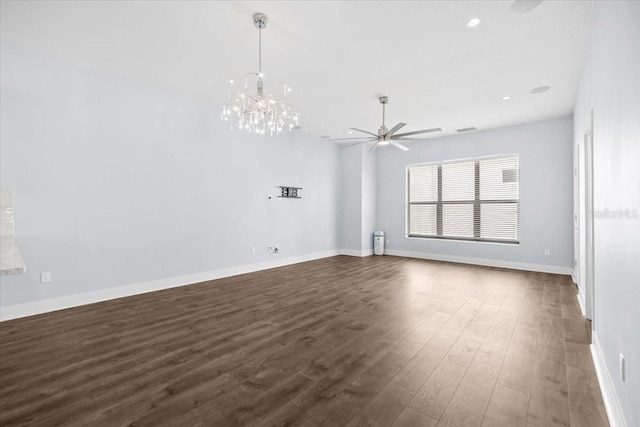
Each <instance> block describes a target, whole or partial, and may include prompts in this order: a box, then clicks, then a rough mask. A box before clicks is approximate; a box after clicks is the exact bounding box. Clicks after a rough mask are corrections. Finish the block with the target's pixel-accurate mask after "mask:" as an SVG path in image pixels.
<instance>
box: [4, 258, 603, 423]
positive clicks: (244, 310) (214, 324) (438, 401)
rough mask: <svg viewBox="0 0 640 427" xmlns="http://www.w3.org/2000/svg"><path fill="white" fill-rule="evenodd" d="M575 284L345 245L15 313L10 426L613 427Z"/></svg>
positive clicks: (7, 394)
mask: <svg viewBox="0 0 640 427" xmlns="http://www.w3.org/2000/svg"><path fill="white" fill-rule="evenodd" d="M575 295H576V288H575V285H573V284H572V283H571V280H570V278H568V277H567V276H559V275H552V274H545V273H531V272H523V271H515V270H505V269H499V268H488V267H479V266H471V265H462V264H451V263H446V262H440V261H427V260H417V259H409V258H401V257H388V256H385V257H366V258H354V257H346V256H337V257H331V258H326V259H321V260H317V261H312V262H306V263H301V264H296V265H290V266H285V267H280V268H276V269H271V270H265V271H261V272H256V273H251V274H243V275H238V276H233V277H228V278H225V279H220V280H215V281H209V282H203V283H198V284H193V285H190V286H186V287H181V288H174V289H167V290H163V291H158V292H153V293H148V294H143V295H137V296H133V297H129V298H121V299H117V300H113V301H107V302H103V303H99V304H92V305H87V306H83V307H76V308H73V309H68V310H61V311H59V312H54V313H47V314H43V315H39V316H32V317H28V318H24V319H16V320H12V321H7V322H2V323H0V425H2V426H47V427H48V426H52V425H65V426H86V425H97V426H100V425H105V426H107V425H108V426H111V425H153V426H185V425H189V426H225V427H227V426H234V425H263V426H276V425H281V426H285V425H286V426H307V427H315V426H320V425H331V426H338V425H347V424H348V423H349V425H351V426H360V425H372V426H373V425H377V426H390V425H394V426H421V425H423V426H435V425H437V424H439V425H441V426H442V425H479V423H481V422H483V423H484V425H485V426H489V425H525V423H526V425H527V426H530V427H543V426H545V427H546V426H590V425H600V424H598V423H601V422H602V420H605V421H606V414H605V412H604V405H603V403H602V399H601V396H600V395H599V390H598V386H597V378H596V376H595V370H594V368H593V362H592V361H591V356H590V352H589V340H590V338H591V336H590V323H589V322H587V321H585V320H584V318H583V317H582V316H581V313H580V308H579V306H578V304H577V299H576V297H575ZM602 425H606V424H602Z"/></svg>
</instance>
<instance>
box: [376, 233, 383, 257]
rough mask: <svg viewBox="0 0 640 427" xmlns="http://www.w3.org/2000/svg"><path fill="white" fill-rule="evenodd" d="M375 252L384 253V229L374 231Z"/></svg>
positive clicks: (377, 253)
mask: <svg viewBox="0 0 640 427" xmlns="http://www.w3.org/2000/svg"><path fill="white" fill-rule="evenodd" d="M373 253H374V254H376V255H384V231H376V232H375V233H373Z"/></svg>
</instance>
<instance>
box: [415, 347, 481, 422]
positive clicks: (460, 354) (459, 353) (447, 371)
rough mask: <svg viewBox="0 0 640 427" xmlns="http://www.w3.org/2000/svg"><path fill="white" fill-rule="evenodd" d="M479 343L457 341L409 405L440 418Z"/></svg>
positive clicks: (432, 416)
mask: <svg viewBox="0 0 640 427" xmlns="http://www.w3.org/2000/svg"><path fill="white" fill-rule="evenodd" d="M479 345H480V343H479V342H478V341H474V340H467V341H457V342H456V343H455V344H454V345H453V346H452V347H451V349H450V350H449V352H448V353H447V355H446V356H445V357H444V359H443V360H442V361H441V362H440V364H439V365H438V367H437V368H436V369H435V371H434V372H433V374H431V376H430V377H429V379H428V380H427V381H426V382H425V383H424V385H423V386H422V387H421V388H420V390H418V392H417V393H416V395H415V397H414V398H413V399H412V400H411V403H409V407H410V408H412V409H415V410H416V411H419V412H422V413H423V414H425V415H428V416H430V417H431V418H435V419H440V417H441V415H442V413H443V412H444V410H445V408H446V407H447V405H448V404H449V401H450V400H451V397H452V396H453V394H454V393H455V391H456V389H457V388H458V385H459V384H460V382H461V381H462V378H463V377H464V375H465V373H466V371H467V368H468V367H469V365H470V364H471V362H472V361H473V358H474V356H475V354H476V352H477V350H478V346H479Z"/></svg>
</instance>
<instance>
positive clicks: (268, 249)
mask: <svg viewBox="0 0 640 427" xmlns="http://www.w3.org/2000/svg"><path fill="white" fill-rule="evenodd" d="M267 251H269V253H273V245H269V246H267Z"/></svg>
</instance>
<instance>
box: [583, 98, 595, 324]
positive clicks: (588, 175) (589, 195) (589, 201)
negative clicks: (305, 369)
mask: <svg viewBox="0 0 640 427" xmlns="http://www.w3.org/2000/svg"><path fill="white" fill-rule="evenodd" d="M583 142H584V178H585V179H584V208H585V228H584V235H585V239H584V242H585V243H584V250H585V257H584V260H585V269H584V272H585V277H584V285H585V289H584V291H585V292H584V297H585V317H586V318H587V319H591V325H592V329H594V330H595V321H594V320H595V296H596V283H595V233H594V229H595V226H594V191H593V184H594V166H593V152H594V150H593V145H594V138H593V110H591V114H590V115H589V122H588V123H587V127H586V129H585V132H584V138H583Z"/></svg>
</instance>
